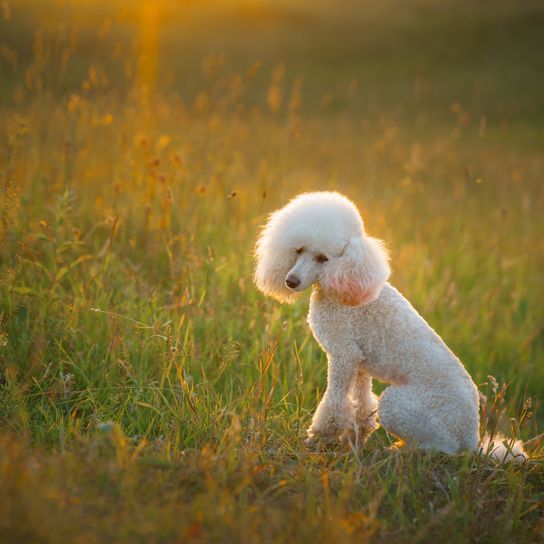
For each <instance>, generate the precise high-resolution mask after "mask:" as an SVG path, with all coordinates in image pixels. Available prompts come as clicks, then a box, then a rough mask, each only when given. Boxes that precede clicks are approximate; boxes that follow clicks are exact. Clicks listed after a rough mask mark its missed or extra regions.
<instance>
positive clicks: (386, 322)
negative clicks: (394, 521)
mask: <svg viewBox="0 0 544 544" xmlns="http://www.w3.org/2000/svg"><path fill="white" fill-rule="evenodd" d="M256 258H257V267H256V271H255V282H256V284H257V286H258V288H259V289H260V290H261V291H263V292H264V293H265V294H267V295H270V296H272V297H274V298H276V299H277V300H280V301H282V302H292V301H293V300H294V299H295V298H296V296H297V295H298V294H299V293H300V292H302V291H304V290H305V289H307V288H308V287H310V286H311V285H313V293H312V297H311V301H310V312H309V315H308V323H309V324H310V328H311V329H312V332H313V334H314V336H315V338H316V340H317V341H318V342H319V344H320V345H321V347H322V348H323V350H324V351H325V352H326V353H327V355H328V359H329V364H328V379H327V382H328V383H327V390H326V391H325V394H324V395H323V398H322V399H321V402H320V403H319V406H318V407H317V409H316V411H315V414H314V417H313V420H312V424H311V426H310V428H309V429H308V436H309V438H310V439H311V440H314V439H319V440H322V441H325V442H330V441H333V440H336V439H338V438H339V437H340V438H345V437H348V436H351V437H353V435H354V433H355V434H356V435H358V437H359V438H360V439H362V440H363V441H364V440H365V439H366V438H367V437H368V436H369V435H370V433H371V432H372V431H373V430H374V429H375V428H376V427H377V421H376V419H377V417H379V421H380V424H381V425H382V426H383V427H384V428H385V429H386V430H387V431H388V432H389V433H391V434H393V435H395V436H397V437H399V438H401V439H402V440H404V441H405V442H406V443H407V444H409V445H417V446H419V447H421V448H424V449H430V450H439V451H443V452H446V453H450V454H453V453H457V452H459V451H461V450H465V449H468V450H472V451H477V450H478V448H479V446H478V426H479V400H478V391H477V388H476V386H475V385H474V383H473V381H472V379H471V378H470V376H469V374H468V373H467V371H466V370H465V368H464V367H463V365H462V364H461V362H460V361H459V359H458V358H457V357H456V356H455V355H454V354H453V353H452V352H451V351H450V350H449V349H448V347H447V346H446V345H445V344H444V342H443V341H442V339H441V338H440V337H439V336H438V335H437V334H436V333H435V332H434V330H433V329H432V328H431V327H430V326H429V325H428V324H427V322H426V321H425V320H424V319H423V318H422V317H421V316H420V315H419V314H418V312H417V311H416V310H415V309H414V308H413V307H412V305H411V304H410V303H409V302H408V301H407V300H406V299H405V298H404V297H403V296H402V295H401V294H400V293H399V292H398V291H397V290H396V289H395V288H394V287H393V286H392V285H390V284H389V283H387V280H388V278H389V275H390V269H389V262H388V261H389V259H388V254H387V251H386V249H385V248H384V246H383V244H382V242H381V241H379V240H376V239H375V238H371V237H370V236H368V235H367V234H366V232H365V229H364V225H363V221H362V219H361V216H360V215H359V212H358V210H357V208H356V206H355V205H354V204H353V203H352V202H351V201H350V200H348V199H347V198H346V197H344V196H342V195H340V194H339V193H335V192H317V193H306V194H302V195H300V196H298V197H296V198H295V199H294V200H292V201H291V202H289V203H288V204H287V205H286V206H285V207H283V208H281V209H280V210H278V211H276V212H274V213H273V214H272V215H271V216H270V219H269V221H268V223H267V224H266V226H265V227H264V229H263V231H262V233H261V235H260V237H259V239H258V241H257V246H256ZM373 377H374V378H377V379H379V380H381V381H383V382H385V383H388V384H391V385H390V386H389V387H387V388H386V389H385V391H384V392H383V393H382V395H381V396H380V398H379V399H378V398H377V397H376V395H374V393H373V392H372V378H373ZM503 440H504V437H495V439H494V444H495V445H494V446H492V447H489V446H490V441H489V438H486V439H484V444H483V446H482V448H485V450H484V451H489V453H491V455H493V456H494V457H496V458H498V459H500V460H501V461H504V460H523V459H525V453H524V452H523V447H522V445H521V443H520V442H516V443H514V444H513V447H512V448H511V451H509V450H508V448H507V447H505V446H504V445H502V442H503ZM512 453H513V455H512Z"/></svg>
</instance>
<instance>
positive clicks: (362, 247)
mask: <svg viewBox="0 0 544 544" xmlns="http://www.w3.org/2000/svg"><path fill="white" fill-rule="evenodd" d="M256 258H257V268H256V271H255V282H256V284H257V287H258V288H259V289H260V290H261V291H263V292H264V293H265V294H267V295H270V296H272V297H274V298H276V299H278V300H280V301H282V302H291V301H292V300H294V298H296V296H297V294H298V293H300V292H302V291H304V290H305V289H307V288H308V287H310V285H313V284H315V283H318V284H319V285H320V286H321V289H322V291H323V293H324V294H325V296H326V297H328V298H329V299H331V300H333V301H334V302H337V303H339V304H346V305H349V306H360V305H361V304H366V303H368V302H371V301H373V300H375V299H376V298H377V297H378V295H379V293H380V289H381V288H382V286H383V284H384V283H385V282H386V281H387V279H388V277H389V274H390V269H389V263H388V254H387V251H386V250H385V248H384V246H383V244H382V242H380V241H379V240H376V239H375V238H371V237H369V236H367V235H366V234H365V230H364V225H363V221H362V219H361V216H360V215H359V212H358V211H357V208H356V207H355V205H354V204H353V203H352V202H351V201H350V200H349V199H347V198H346V197H344V196H342V195H340V194H339V193H335V192H318V193H306V194H302V195H300V196H298V197H296V198H295V199H294V200H292V201H291V202H289V203H288V204H287V205H286V206H285V207H283V208H281V209H280V210H277V211H276V212H274V213H273V214H272V215H271V216H270V218H269V220H268V223H267V224H266V225H265V227H264V229H263V231H262V233H261V235H260V237H259V239H258V241H257V247H256Z"/></svg>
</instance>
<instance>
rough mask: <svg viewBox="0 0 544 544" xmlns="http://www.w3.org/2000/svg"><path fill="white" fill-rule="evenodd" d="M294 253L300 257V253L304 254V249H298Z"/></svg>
mask: <svg viewBox="0 0 544 544" xmlns="http://www.w3.org/2000/svg"><path fill="white" fill-rule="evenodd" d="M295 253H296V254H297V255H300V254H301V253H304V248H303V247H299V248H298V249H297V250H296V251H295Z"/></svg>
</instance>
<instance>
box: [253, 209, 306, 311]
mask: <svg viewBox="0 0 544 544" xmlns="http://www.w3.org/2000/svg"><path fill="white" fill-rule="evenodd" d="M277 213H278V212H276V213H274V214H272V216H271V217H270V220H269V221H268V223H267V224H266V226H265V227H264V229H263V230H262V232H261V234H260V236H259V238H258V240H257V244H256V246H255V258H256V260H257V266H256V268H255V275H254V281H255V284H256V285H257V287H258V288H259V289H260V290H261V291H262V292H263V293H264V294H265V295H268V296H271V297H273V298H275V299H276V300H279V301H280V302H293V301H294V300H295V298H296V297H297V293H295V292H294V291H291V290H290V289H288V288H287V286H286V285H285V277H286V276H287V273H288V272H289V270H291V268H293V266H294V265H295V262H296V254H295V252H294V251H293V248H292V247H289V245H288V244H287V243H286V240H285V238H284V237H283V236H282V224H281V217H280V216H278V215H277Z"/></svg>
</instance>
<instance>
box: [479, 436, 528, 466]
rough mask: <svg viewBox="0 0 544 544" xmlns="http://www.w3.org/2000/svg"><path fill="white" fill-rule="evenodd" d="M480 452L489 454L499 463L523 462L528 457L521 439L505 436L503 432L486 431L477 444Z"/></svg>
mask: <svg viewBox="0 0 544 544" xmlns="http://www.w3.org/2000/svg"><path fill="white" fill-rule="evenodd" d="M479 451H480V454H482V455H489V456H490V457H492V458H493V459H495V460H497V461H499V462H500V463H516V464H520V463H524V462H525V461H527V459H528V455H527V453H525V450H524V449H523V442H522V441H521V440H513V439H509V438H506V437H505V436H504V435H503V434H500V433H498V434H493V435H490V434H488V433H486V434H485V435H484V437H483V438H482V441H481V442H480V446H479Z"/></svg>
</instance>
